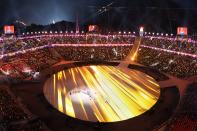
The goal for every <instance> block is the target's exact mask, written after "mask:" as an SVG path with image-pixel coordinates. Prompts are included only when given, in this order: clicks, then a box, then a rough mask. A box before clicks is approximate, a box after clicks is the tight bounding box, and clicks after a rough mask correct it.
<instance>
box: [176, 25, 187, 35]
mask: <svg viewBox="0 0 197 131" xmlns="http://www.w3.org/2000/svg"><path fill="white" fill-rule="evenodd" d="M177 35H188V28H187V27H178V28H177Z"/></svg>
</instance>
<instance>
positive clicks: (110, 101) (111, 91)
mask: <svg viewBox="0 0 197 131" xmlns="http://www.w3.org/2000/svg"><path fill="white" fill-rule="evenodd" d="M74 65H75V66H71V67H70V66H67V68H66V69H65V70H62V71H59V72H57V73H54V74H53V75H52V76H51V77H49V78H48V79H47V80H46V82H45V85H44V95H45V97H46V99H47V101H48V102H49V103H50V104H51V105H52V106H53V107H55V108H56V109H57V110H59V111H60V112H62V113H64V114H66V115H68V116H70V117H73V118H77V119H80V120H84V121H91V122H97V121H99V122H117V121H123V120H128V119H131V118H133V117H137V116H139V115H142V114H143V113H145V112H146V111H148V110H150V109H151V108H152V107H153V106H154V105H155V104H156V102H157V101H158V99H159V97H160V87H159V85H158V84H157V82H156V81H155V79H153V78H152V77H150V76H148V75H147V74H144V73H142V72H140V71H137V70H132V69H129V68H122V67H119V66H116V65H113V64H112V65H111V64H110V63H107V64H101V65H97V64H93V65H87V64H83V63H80V64H79V65H77V64H74Z"/></svg>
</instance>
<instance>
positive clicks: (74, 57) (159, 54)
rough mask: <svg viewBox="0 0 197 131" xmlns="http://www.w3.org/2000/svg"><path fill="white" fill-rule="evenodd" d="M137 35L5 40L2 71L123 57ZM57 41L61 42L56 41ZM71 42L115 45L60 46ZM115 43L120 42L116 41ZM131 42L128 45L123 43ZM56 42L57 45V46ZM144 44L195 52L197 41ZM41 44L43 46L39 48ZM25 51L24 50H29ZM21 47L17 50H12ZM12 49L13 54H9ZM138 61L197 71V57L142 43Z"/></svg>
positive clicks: (17, 73) (27, 72)
mask: <svg viewBox="0 0 197 131" xmlns="http://www.w3.org/2000/svg"><path fill="white" fill-rule="evenodd" d="M134 41H135V37H134V36H131V35H130V36H129V35H126V36H123V35H109V36H105V35H85V34H84V35H74V34H72V35H63V34H62V35H43V36H34V37H25V38H14V39H8V40H4V41H3V44H1V46H0V51H1V54H2V55H4V54H7V55H6V56H4V57H3V58H2V60H1V63H0V72H1V73H0V74H2V75H6V76H11V77H14V78H19V79H32V78H33V76H34V75H35V74H36V73H38V72H40V71H42V70H43V69H45V68H48V67H50V66H51V65H53V64H55V63H58V62H59V61H60V60H67V61H120V60H124V59H125V58H126V56H127V55H128V54H129V52H130V50H131V48H132V44H133V43H134ZM57 44H58V45H57ZM68 44H75V45H77V44H82V45H87V44H88V45H92V44H94V45H98V44H102V45H112V46H95V47H94V46H89V47H87V46H84V47H83V46H80V47H77V46H61V45H68ZM113 44H118V45H119V46H117V45H114V46H113ZM122 44H128V45H127V46H121V45H122ZM54 45H55V46H54ZM142 45H145V46H151V47H158V48H161V49H168V50H173V51H179V52H186V53H192V54H196V51H197V49H196V48H197V45H195V44H194V43H184V42H182V43H180V41H179V42H178V41H174V40H169V39H159V38H151V37H145V38H143V40H142ZM39 47H42V48H39ZM27 49H28V51H27V52H25V51H24V50H27ZM16 51H21V52H20V53H18V54H14V55H13V52H16ZM10 53H11V55H9V54H10ZM137 62H138V63H141V64H143V65H146V66H149V67H152V68H155V69H157V70H159V71H162V72H165V73H168V74H171V75H173V76H177V77H180V78H187V77H190V76H193V75H197V59H196V58H192V57H189V56H183V55H178V54H173V53H168V52H165V51H159V50H155V49H150V48H145V47H143V46H142V47H141V49H140V51H139V54H138V58H137Z"/></svg>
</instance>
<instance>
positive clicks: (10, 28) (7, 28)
mask: <svg viewBox="0 0 197 131" xmlns="http://www.w3.org/2000/svg"><path fill="white" fill-rule="evenodd" d="M4 33H5V34H14V26H7V25H6V26H4Z"/></svg>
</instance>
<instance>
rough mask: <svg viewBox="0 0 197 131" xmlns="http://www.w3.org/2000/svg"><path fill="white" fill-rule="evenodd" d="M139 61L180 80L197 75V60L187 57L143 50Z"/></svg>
mask: <svg viewBox="0 0 197 131" xmlns="http://www.w3.org/2000/svg"><path fill="white" fill-rule="evenodd" d="M137 61H138V62H139V63H141V64H143V65H146V66H150V67H152V68H155V69H157V70H159V71H161V72H165V73H168V74H171V75H173V76H177V77H179V78H187V77H190V76H194V75H197V59H194V58H191V57H187V56H181V55H176V54H171V53H168V52H162V51H158V50H153V49H148V48H141V49H140V51H139V53H138V59H137Z"/></svg>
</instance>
